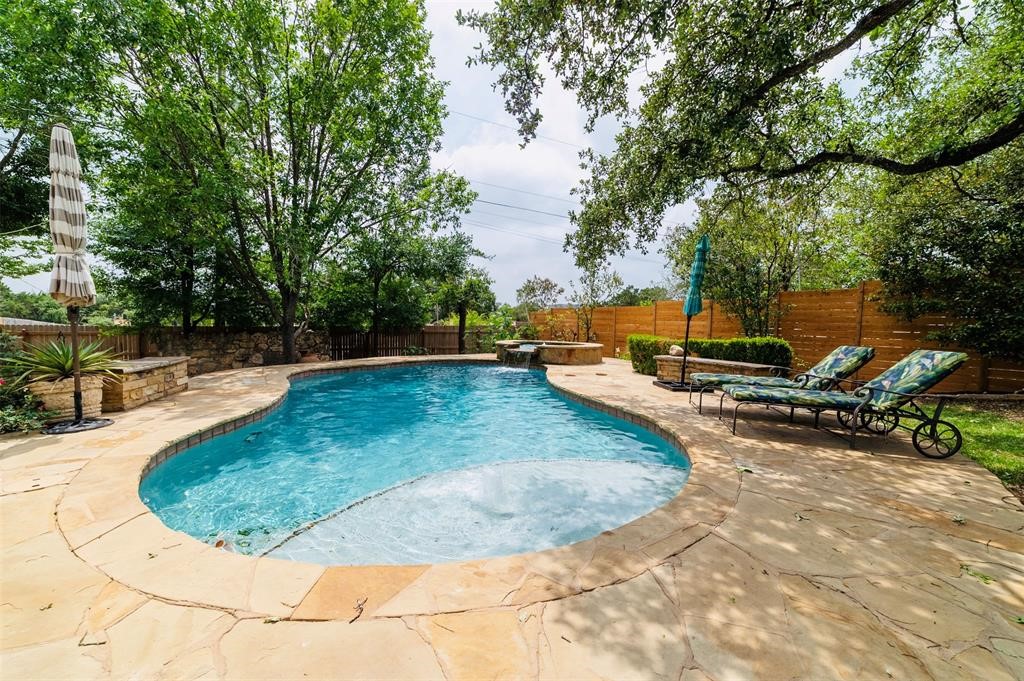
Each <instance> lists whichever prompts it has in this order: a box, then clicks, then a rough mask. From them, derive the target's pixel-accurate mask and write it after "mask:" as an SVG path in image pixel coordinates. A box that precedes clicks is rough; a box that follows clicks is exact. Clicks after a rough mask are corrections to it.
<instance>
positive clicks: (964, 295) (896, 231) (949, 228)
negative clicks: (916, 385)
mask: <svg viewBox="0 0 1024 681" xmlns="http://www.w3.org/2000/svg"><path fill="white" fill-rule="evenodd" d="M865 199H866V201H865V202H866V204H867V205H866V206H865V207H864V212H865V214H866V216H867V219H868V220H870V222H871V224H872V225H873V227H874V228H873V229H872V230H871V239H872V244H871V246H872V247H871V254H872V257H873V259H874V261H875V263H876V266H877V268H878V276H879V278H880V279H881V280H882V283H883V290H882V303H883V309H885V310H886V311H888V312H891V313H894V314H896V315H898V316H900V317H903V318H906V319H914V318H916V317H919V316H921V315H926V314H940V315H945V316H946V318H947V320H949V322H950V323H949V324H948V325H947V326H945V327H943V328H942V329H941V330H940V331H936V332H933V333H932V334H930V336H929V337H930V338H932V339H934V340H937V341H940V342H947V343H955V344H958V345H960V346H962V347H967V348H972V349H975V350H978V351H979V352H981V353H983V354H985V355H989V356H994V357H1003V358H1007V359H1012V360H1017V361H1021V360H1024V144H1022V143H1019V142H1018V143H1015V144H1013V145H1010V146H1009V147H1006V148H1005V149H1002V150H1000V151H999V152H996V153H993V154H991V155H990V156H989V157H987V158H985V159H984V160H980V161H977V162H975V163H973V164H970V165H969V166H967V167H965V168H963V169H962V170H960V171H955V172H949V171H940V172H935V173H931V174H928V175H923V176H919V177H915V178H907V179H897V178H886V179H884V180H883V181H881V182H878V183H877V185H875V190H874V192H873V193H871V194H866V195H865Z"/></svg>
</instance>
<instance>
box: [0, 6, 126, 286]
mask: <svg viewBox="0 0 1024 681" xmlns="http://www.w3.org/2000/svg"><path fill="white" fill-rule="evenodd" d="M78 4H79V3H77V2H76V1H75V0H6V2H5V3H4V7H3V11H0V274H2V275H4V276H11V277H22V276H25V275H27V274H32V273H33V272H38V271H41V270H43V269H46V268H47V267H48V266H49V263H48V262H46V260H45V259H44V258H43V256H44V255H46V254H48V252H49V239H48V234H49V230H48V225H47V219H46V218H47V204H48V199H49V140H50V127H51V126H52V124H53V123H55V122H58V121H62V122H65V123H68V122H73V121H77V120H86V119H88V118H89V114H90V112H89V107H88V99H89V97H90V96H91V93H93V92H95V91H96V90H98V89H100V87H101V84H102V83H103V82H104V81H105V78H106V73H105V71H104V68H103V63H104V62H103V60H101V59H99V58H98V57H99V54H100V48H101V45H102V42H101V41H100V39H99V33H100V31H99V30H97V29H96V26H95V25H94V24H93V22H92V21H91V19H90V17H88V16H78V15H77V13H76V8H77V5H78ZM75 133H76V143H77V146H78V152H79V156H80V158H81V160H82V164H83V170H85V171H86V172H87V173H88V171H89V168H90V162H91V161H92V158H93V156H94V152H95V148H94V146H93V144H92V141H93V140H92V139H91V136H90V135H89V130H88V126H77V127H76V130H75Z"/></svg>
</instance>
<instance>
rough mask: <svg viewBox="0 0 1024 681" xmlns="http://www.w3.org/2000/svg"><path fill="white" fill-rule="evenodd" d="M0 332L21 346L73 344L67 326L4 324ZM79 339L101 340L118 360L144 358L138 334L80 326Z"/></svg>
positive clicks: (90, 341) (103, 345)
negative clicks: (61, 340) (59, 341)
mask: <svg viewBox="0 0 1024 681" xmlns="http://www.w3.org/2000/svg"><path fill="white" fill-rule="evenodd" d="M0 331H3V332H4V333H8V334H10V335H12V336H15V337H16V338H19V339H20V340H21V346H22V347H23V348H24V347H28V346H30V345H46V344H47V343H49V342H50V341H56V340H59V339H61V338H63V339H64V340H66V341H67V342H69V343H70V342H71V326H70V325H67V324H25V323H17V324H2V325H0ZM78 338H79V341H80V342H81V343H83V344H84V343H92V342H93V341H96V340H99V341H100V346H101V347H104V348H109V349H111V350H113V351H114V352H115V353H116V354H117V356H118V359H138V358H139V357H141V356H142V353H141V349H140V348H141V346H140V344H139V334H138V333H134V332H133V333H111V332H110V331H109V330H106V329H104V330H101V329H100V327H98V326H89V325H87V324H85V325H79V327H78Z"/></svg>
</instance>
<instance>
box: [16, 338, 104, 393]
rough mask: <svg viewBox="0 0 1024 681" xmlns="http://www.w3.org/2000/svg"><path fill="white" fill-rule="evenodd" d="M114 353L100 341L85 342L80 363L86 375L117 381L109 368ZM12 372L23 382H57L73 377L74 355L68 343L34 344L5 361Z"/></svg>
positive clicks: (79, 351) (80, 351)
mask: <svg viewBox="0 0 1024 681" xmlns="http://www.w3.org/2000/svg"><path fill="white" fill-rule="evenodd" d="M113 361H114V354H113V351H112V350H110V349H109V348H104V347H102V344H101V342H100V341H93V342H92V343H84V344H82V345H80V346H79V348H78V364H79V369H80V371H81V374H82V375H83V376H103V377H104V378H114V377H115V376H116V374H114V373H113V372H112V371H111V370H110V369H111V366H112V362H113ZM6 364H7V365H8V367H10V370H11V371H12V372H13V373H14V374H16V375H17V379H16V381H15V382H16V383H17V382H20V381H30V382H31V381H56V380H60V379H62V378H70V377H71V376H73V375H74V368H73V367H74V355H73V353H72V352H71V343H70V342H68V341H60V342H57V341H50V342H49V343H47V344H46V345H33V346H29V347H27V348H26V349H25V350H23V351H21V352H19V353H18V354H16V355H14V356H13V357H9V358H7V359H6Z"/></svg>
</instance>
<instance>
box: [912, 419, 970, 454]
mask: <svg viewBox="0 0 1024 681" xmlns="http://www.w3.org/2000/svg"><path fill="white" fill-rule="evenodd" d="M912 439H913V442H914V449H916V450H917V451H918V452H920V453H921V455H922V456H927V457H928V458H929V459H945V458H948V457H950V456H953V455H954V454H956V453H957V452H959V451H960V447H961V446H962V445H963V443H964V438H963V435H961V434H960V431H959V430H958V429H957V427H956V426H954V425H953V424H952V423H950V422H949V421H936V422H935V423H931V422H929V421H923V422H922V423H919V424H918V425H917V428H914V435H913V438H912Z"/></svg>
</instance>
